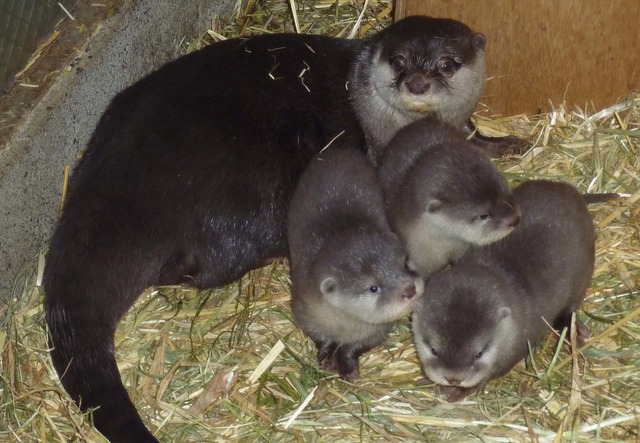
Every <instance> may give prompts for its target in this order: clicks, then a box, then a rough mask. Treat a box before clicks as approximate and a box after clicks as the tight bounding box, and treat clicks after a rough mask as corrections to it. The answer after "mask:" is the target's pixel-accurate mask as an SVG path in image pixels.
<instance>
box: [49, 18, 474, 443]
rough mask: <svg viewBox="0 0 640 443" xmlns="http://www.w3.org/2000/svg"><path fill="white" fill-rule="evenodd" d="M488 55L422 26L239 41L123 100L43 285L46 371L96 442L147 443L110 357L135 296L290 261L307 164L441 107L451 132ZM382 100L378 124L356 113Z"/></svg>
mask: <svg viewBox="0 0 640 443" xmlns="http://www.w3.org/2000/svg"><path fill="white" fill-rule="evenodd" d="M483 50H484V37H483V36H482V35H481V34H477V33H473V32H472V31H471V30H470V29H469V28H467V27H466V26H464V25H463V24H461V23H459V22H456V21H454V20H447V19H435V18H429V17H411V18H407V19H405V20H401V21H399V22H398V23H396V24H394V25H392V26H390V27H388V28H387V29H386V30H384V31H382V32H380V33H378V34H376V35H374V36H372V37H370V38H365V39H361V40H348V39H339V38H329V37H321V36H312V35H262V36H256V37H250V38H237V39H230V40H226V41H224V42H220V43H216V44H214V45H211V46H209V47H206V48H204V49H202V50H200V51H196V52H193V53H191V54H189V55H186V56H184V57H181V58H179V59H178V60H175V61H174V62H171V63H168V64H167V65H165V66H164V67H162V68H160V69H159V70H158V71H156V72H154V73H152V74H150V75H148V76H147V77H145V78H143V79H141V80H140V81H139V82H137V83H136V84H134V85H132V86H130V87H128V88H127V89H125V90H124V91H123V92H121V93H120V94H119V95H117V96H116V97H115V98H114V99H113V101H112V102H111V104H110V105H109V107H108V108H107V110H106V111H105V113H104V115H103V116H102V118H101V120H100V122H99V123H98V126H97V127H96V129H95V131H94V133H93V136H92V138H91V140H90V141H89V144H88V146H87V149H86V152H85V153H84V155H83V157H82V159H81V160H80V162H79V163H78V165H77V167H76V168H75V170H74V173H73V174H72V176H71V180H70V182H69V187H68V194H67V198H66V201H65V207H64V212H63V214H62V217H61V218H60V220H59V222H58V225H57V227H56V229H55V232H54V234H53V237H52V239H51V243H50V246H49V252H48V254H47V263H46V268H45V274H44V288H45V300H44V304H45V310H46V320H47V324H48V326H49V331H50V336H51V345H52V347H53V349H52V352H51V357H52V360H53V364H54V366H55V368H56V370H57V371H58V373H59V374H60V375H61V382H62V385H63V386H64V388H65V389H66V390H67V392H69V394H70V395H71V397H72V398H73V399H74V400H75V401H76V402H78V403H79V404H80V406H81V407H82V408H83V409H84V410H86V409H88V408H97V409H95V410H94V412H93V419H94V424H95V426H96V428H97V429H98V430H99V431H100V432H102V433H103V434H104V435H105V436H106V437H107V438H109V439H110V440H111V441H119V442H123V441H132V442H145V441H155V438H154V437H153V436H152V435H151V434H150V433H149V431H148V430H147V429H146V428H145V426H144V424H143V423H142V421H141V419H140V417H139V416H138V414H137V412H136V410H135V407H134V406H133V404H132V403H131V401H130V400H129V396H128V394H127V391H126V390H125V388H124V386H123V385H122V382H121V380H120V375H119V373H118V368H117V365H116V361H115V357H114V344H113V335H114V331H115V328H116V324H117V323H118V320H119V319H120V317H121V316H122V315H123V314H124V313H125V312H126V311H127V310H128V309H129V307H131V305H132V304H133V303H134V301H135V300H136V298H137V297H138V295H139V294H140V293H141V292H142V291H143V289H144V288H146V287H149V286H152V285H158V284H166V285H171V284H179V283H183V282H184V283H189V284H192V285H195V286H196V287H199V288H206V287H212V286H221V285H224V284H227V283H230V282H232V281H233V280H236V279H238V278H239V277H241V276H242V275H243V274H244V273H246V272H247V271H248V270H250V269H251V268H254V267H257V266H259V265H260V264H261V263H263V262H264V260H265V259H269V258H273V257H278V256H284V255H286V254H287V251H288V250H287V233H286V218H287V209H288V204H289V200H290V198H291V195H292V193H293V190H294V187H295V185H296V183H297V181H298V177H299V175H300V174H301V173H302V171H303V170H304V169H305V167H306V166H307V164H308V162H309V161H310V160H311V158H312V157H313V156H314V155H315V154H317V153H318V152H319V151H320V150H321V149H322V148H323V147H324V146H325V145H327V143H328V142H329V141H330V140H332V139H333V138H334V137H336V136H337V135H338V134H340V133H342V136H341V138H342V139H344V141H348V142H351V143H353V144H354V145H360V146H362V149H363V150H365V149H366V146H367V145H368V149H369V152H370V154H371V157H372V158H374V157H375V155H377V154H378V153H379V152H380V150H381V147H382V146H383V145H384V144H385V143H386V141H387V140H389V139H390V138H391V137H392V136H393V133H394V132H395V131H396V130H397V129H398V128H400V127H401V126H402V125H404V124H406V123H408V122H409V121H410V120H411V118H418V117H419V116H422V115H424V114H429V113H437V110H438V109H439V108H440V107H442V109H447V111H446V112H444V111H443V112H442V113H440V114H441V115H440V117H441V118H442V119H445V120H447V119H448V120H451V122H452V123H453V124H460V122H461V121H464V120H465V119H467V118H468V117H469V115H468V114H469V113H470V112H471V110H472V109H473V106H474V104H475V102H476V99H477V96H478V94H479V91H480V89H481V85H482V80H483V78H482V73H481V69H480V68H479V67H480V66H481V64H482V58H483ZM398 55H402V56H403V57H404V61H402V60H401V59H399V58H398ZM414 65H415V66H417V68H416V69H418V70H417V71H415V72H420V74H419V75H418V74H416V75H418V76H417V77H416V76H414V75H413V72H414V70H413V69H414V68H413V66H414ZM383 71H384V76H383V77H384V80H385V82H387V83H384V82H382V81H381V80H380V76H381V75H382V74H381V73H383ZM426 73H432V74H433V75H434V77H433V78H435V79H436V80H434V82H436V83H438V84H441V85H442V86H445V85H449V86H450V87H445V88H442V91H441V92H440V93H438V97H440V100H438V101H437V103H438V105H437V106H435V107H434V106H426V105H424V106H423V105H420V103H423V102H424V103H426V102H431V99H429V97H430V96H431V95H432V93H433V91H434V90H437V89H438V88H439V86H436V85H434V86H433V87H429V88H426V87H425V85H422V86H420V85H421V84H423V83H424V84H426V83H427V74H426ZM429 75H431V74H429ZM429 78H431V77H429ZM458 78H460V79H461V80H460V81H458V80H457V79H458ZM464 79H468V80H464ZM429 81H430V80H429ZM407 82H408V84H407ZM453 85H455V88H453V87H452V86H453ZM401 90H402V91H405V90H406V91H405V92H402V93H401V92H399V91H401ZM381 91H385V92H384V94H386V95H385V97H384V100H382V101H381V102H380V103H383V104H384V109H385V110H386V112H385V114H384V115H378V114H376V112H377V111H376V109H377V108H375V109H374V107H373V106H372V105H373V104H375V103H371V102H369V101H367V100H363V98H365V97H369V96H372V95H376V94H380V93H381ZM392 91H395V92H392ZM409 94H411V95H409ZM401 96H402V97H411V99H410V100H409V101H407V100H405V99H402V100H401V99H400V97H401ZM416 104H418V105H416ZM376 106H382V105H381V104H379V105H376ZM369 113H371V114H369ZM458 113H459V114H460V115H458ZM374 114H375V123H376V125H380V127H379V128H378V127H376V125H372V122H373V119H372V116H373V115H374ZM365 141H366V142H365Z"/></svg>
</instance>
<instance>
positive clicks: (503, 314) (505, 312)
mask: <svg viewBox="0 0 640 443" xmlns="http://www.w3.org/2000/svg"><path fill="white" fill-rule="evenodd" d="M510 315H511V309H509V308H507V307H506V306H503V307H501V308H500V309H498V320H503V319H505V318H507V317H509V316H510Z"/></svg>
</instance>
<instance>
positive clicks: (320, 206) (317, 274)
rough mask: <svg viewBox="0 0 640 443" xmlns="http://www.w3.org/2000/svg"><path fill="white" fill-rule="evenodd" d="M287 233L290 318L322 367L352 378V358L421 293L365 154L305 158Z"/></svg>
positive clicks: (342, 150) (333, 151)
mask: <svg viewBox="0 0 640 443" xmlns="http://www.w3.org/2000/svg"><path fill="white" fill-rule="evenodd" d="M288 233H289V254H290V264H291V281H292V284H293V286H292V291H291V293H292V297H291V304H292V309H293V316H294V319H295V322H296V324H297V326H298V327H300V328H301V329H302V330H303V331H304V332H305V333H306V334H307V335H309V337H311V339H312V340H313V341H314V342H315V344H316V346H317V348H318V361H319V362H320V364H322V365H323V366H324V367H325V369H328V370H331V371H337V372H338V374H340V377H341V378H343V379H345V380H349V381H351V380H353V379H354V378H355V377H357V375H358V357H359V356H360V355H361V354H363V353H364V352H367V351H369V350H370V349H372V348H374V347H375V346H378V345H379V344H380V343H382V342H383V341H384V339H385V338H386V337H387V335H388V333H389V331H390V329H391V326H392V322H394V321H395V320H398V319H400V318H401V317H404V316H406V315H408V314H409V313H410V312H411V307H412V305H413V302H414V300H416V299H417V298H419V297H420V296H421V295H422V290H423V282H422V278H420V277H419V276H418V275H416V274H415V273H414V272H412V271H409V270H408V269H407V268H406V264H405V260H406V254H405V252H404V250H403V248H402V245H401V243H400V240H399V239H398V238H397V237H396V235H395V234H393V233H392V232H391V230H390V228H389V225H388V224H387V222H386V219H385V215H384V200H383V198H382V190H381V189H380V186H379V184H378V181H377V177H376V171H375V169H374V167H373V165H372V164H371V163H370V162H369V161H368V160H367V157H366V156H365V154H363V153H362V152H360V151H357V150H355V149H351V148H350V147H342V146H340V147H330V148H329V149H327V150H326V151H324V152H322V153H321V154H319V155H318V157H317V158H316V159H314V160H313V161H312V162H311V164H310V166H309V167H308V168H307V170H306V171H305V172H304V174H303V175H302V178H301V179H300V183H299V184H298V187H297V188H296V191H295V193H294V195H293V198H292V200H291V207H290V210H289V224H288Z"/></svg>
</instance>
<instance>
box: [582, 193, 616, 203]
mask: <svg viewBox="0 0 640 443" xmlns="http://www.w3.org/2000/svg"><path fill="white" fill-rule="evenodd" d="M582 197H583V198H584V202H585V203H586V204H591V203H601V202H606V201H609V200H617V199H619V198H623V197H624V194H618V193H615V192H609V193H601V194H596V193H594V194H589V193H585V194H582Z"/></svg>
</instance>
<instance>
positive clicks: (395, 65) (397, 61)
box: [389, 55, 407, 74]
mask: <svg viewBox="0 0 640 443" xmlns="http://www.w3.org/2000/svg"><path fill="white" fill-rule="evenodd" d="M389 64H390V65H391V68H392V69H393V70H394V71H395V73H396V74H400V73H402V72H403V71H404V70H405V68H406V65H407V61H406V60H405V59H404V57H403V56H401V55H396V56H395V57H393V58H392V59H391V60H390V61H389Z"/></svg>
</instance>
